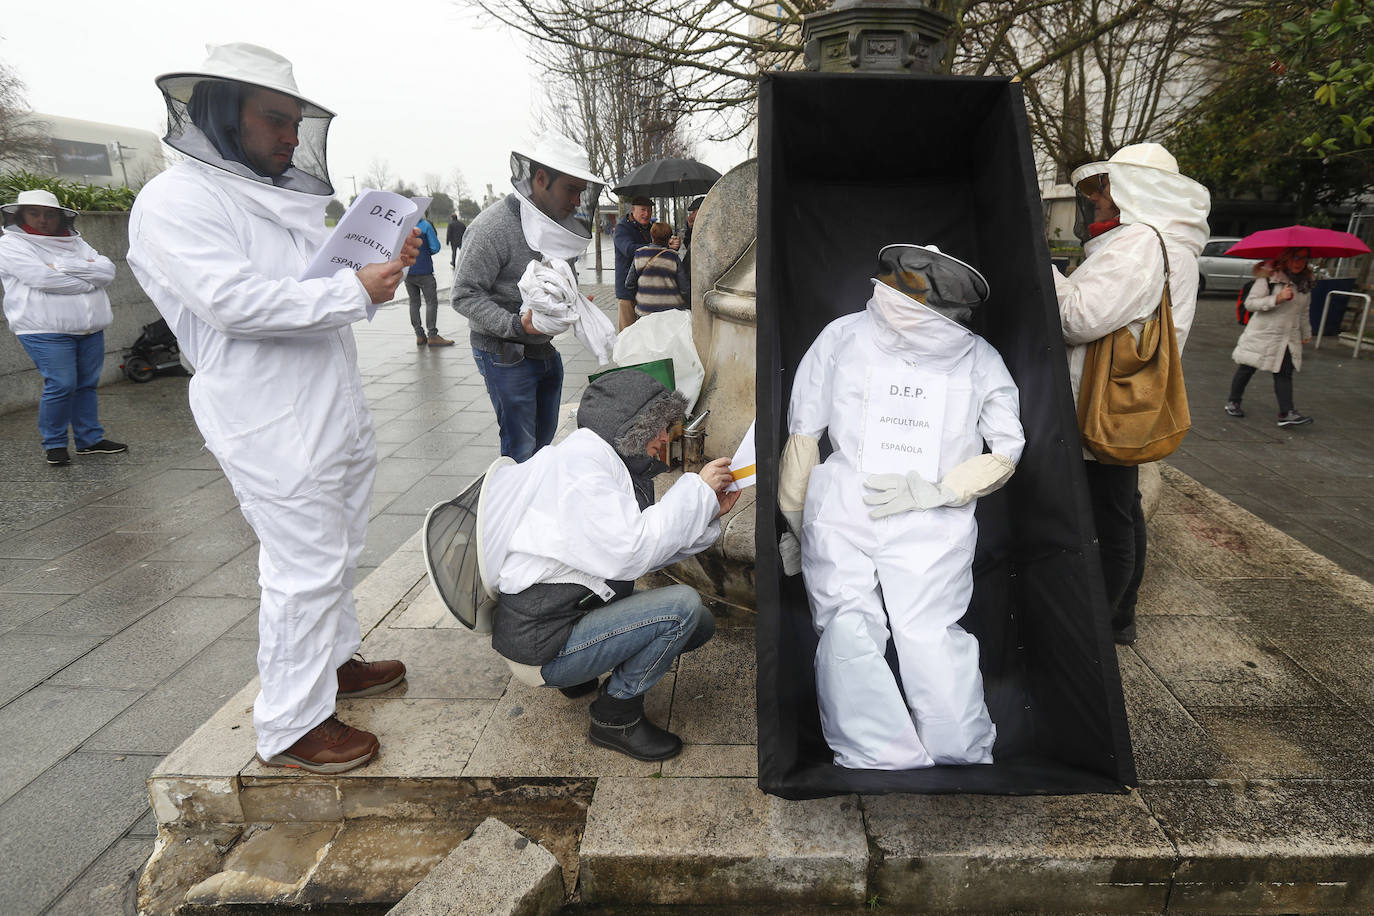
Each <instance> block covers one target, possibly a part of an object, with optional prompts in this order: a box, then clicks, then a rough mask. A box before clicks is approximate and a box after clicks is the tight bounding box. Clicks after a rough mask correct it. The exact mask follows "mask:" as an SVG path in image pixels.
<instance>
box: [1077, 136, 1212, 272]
mask: <svg viewBox="0 0 1374 916" xmlns="http://www.w3.org/2000/svg"><path fill="white" fill-rule="evenodd" d="M1070 180H1071V181H1072V182H1073V185H1074V187H1075V189H1076V190H1077V192H1078V219H1077V222H1076V224H1075V226H1074V232H1075V233H1076V234H1078V237H1079V240H1080V241H1084V242H1086V241H1087V240H1088V235H1089V233H1088V226H1089V224H1090V223H1092V222H1093V219H1094V217H1093V204H1092V202H1091V201H1090V200H1089V195H1090V194H1091V193H1092V192H1093V191H1094V190H1097V189H1099V188H1101V187H1103V186H1104V181H1105V187H1106V188H1107V189H1108V192H1109V193H1110V194H1111V199H1112V202H1113V203H1114V204H1116V206H1117V208H1118V209H1119V210H1120V211H1121V224H1122V225H1126V226H1129V225H1132V224H1134V223H1146V224H1148V225H1151V226H1153V227H1155V228H1156V229H1158V230H1159V231H1160V232H1161V233H1162V234H1163V235H1164V237H1165V238H1166V239H1169V240H1171V241H1173V242H1176V243H1178V244H1179V245H1181V246H1183V247H1184V248H1185V249H1186V250H1188V251H1190V252H1192V253H1193V254H1197V253H1198V252H1200V251H1202V246H1203V244H1204V243H1205V242H1206V241H1207V231H1208V230H1207V214H1208V212H1209V211H1210V210H1211V201H1212V198H1211V195H1210V193H1208V191H1207V189H1206V188H1205V187H1203V186H1202V185H1201V184H1199V183H1198V182H1196V181H1194V180H1193V179H1191V178H1188V177H1187V176H1185V175H1181V174H1179V171H1178V161H1177V160H1176V159H1175V158H1174V157H1173V155H1172V154H1170V153H1169V151H1168V150H1167V149H1165V148H1164V147H1163V146H1161V145H1159V144H1158V143H1135V144H1132V145H1130V146H1123V147H1122V148H1121V149H1119V150H1117V151H1116V152H1115V153H1113V154H1112V157H1111V158H1110V159H1108V160H1106V161H1105V162H1090V163H1088V164H1087V165H1083V166H1080V167H1078V168H1076V169H1074V171H1073V174H1072V175H1071V176H1070Z"/></svg>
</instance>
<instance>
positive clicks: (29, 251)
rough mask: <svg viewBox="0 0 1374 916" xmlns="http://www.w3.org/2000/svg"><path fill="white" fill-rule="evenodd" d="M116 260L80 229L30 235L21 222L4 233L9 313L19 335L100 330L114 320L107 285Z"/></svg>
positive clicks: (1, 269)
mask: <svg viewBox="0 0 1374 916" xmlns="http://www.w3.org/2000/svg"><path fill="white" fill-rule="evenodd" d="M114 275H115V268H114V264H112V263H111V262H110V259H109V258H107V257H105V256H104V255H102V254H100V253H99V252H98V251H96V250H95V249H94V248H92V247H91V246H90V245H87V244H86V242H85V240H84V239H82V238H81V235H80V233H78V232H77V231H76V230H75V229H73V230H72V234H71V235H68V236H61V237H59V236H50V235H30V234H28V233H26V232H25V231H24V230H23V229H20V228H19V227H18V226H13V227H11V228H9V229H7V230H5V234H4V235H3V236H0V282H3V283H4V285H5V317H6V318H7V319H8V320H9V323H10V330H12V331H14V333H16V334H94V333H95V332H96V331H103V330H105V329H106V328H107V327H109V326H110V322H111V321H113V320H114V313H113V312H111V311H110V297H109V296H107V295H106V294H105V287H107V286H109V285H110V281H112V280H113V279H114Z"/></svg>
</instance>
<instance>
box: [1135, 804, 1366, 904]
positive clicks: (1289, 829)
mask: <svg viewBox="0 0 1374 916" xmlns="http://www.w3.org/2000/svg"><path fill="white" fill-rule="evenodd" d="M1140 795H1141V797H1142V798H1143V799H1144V801H1145V803H1146V804H1147V805H1148V806H1149V807H1150V810H1151V812H1152V813H1153V814H1154V816H1155V817H1156V818H1157V819H1158V821H1159V823H1160V825H1161V826H1162V827H1163V828H1164V830H1165V832H1166V833H1167V834H1168V835H1169V838H1170V839H1171V840H1172V841H1173V843H1174V844H1175V845H1176V846H1177V849H1178V856H1179V865H1178V870H1177V873H1176V875H1175V876H1174V883H1173V890H1172V892H1171V893H1170V897H1169V908H1170V910H1171V911H1172V910H1177V911H1179V912H1189V913H1296V912H1302V913H1337V912H1339V913H1368V912H1371V911H1374V784H1372V783H1370V782H1368V781H1364V780H1361V781H1358V782H1353V781H1352V782H1308V781H1295V782H1271V781H1261V780H1256V781H1249V782H1218V781H1212V782H1180V783H1162V784H1158V785H1146V786H1141V788H1140Z"/></svg>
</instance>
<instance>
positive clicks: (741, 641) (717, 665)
mask: <svg viewBox="0 0 1374 916" xmlns="http://www.w3.org/2000/svg"><path fill="white" fill-rule="evenodd" d="M754 657H755V656H754V631H753V630H752V629H743V628H730V629H720V630H717V631H716V635H715V636H714V637H713V638H712V639H711V641H710V642H708V643H707V644H706V645H704V646H702V647H701V648H699V649H697V650H696V651H695V652H690V653H688V654H686V655H683V656H680V657H679V658H678V663H677V665H678V672H677V686H676V688H675V689H674V691H673V716H672V720H671V722H670V723H669V726H668V727H669V728H670V729H671V730H672V731H674V732H676V733H677V734H678V735H680V736H681V737H682V740H683V741H684V742H688V743H691V744H754V743H756V742H757V741H758V734H759V732H758V713H757V706H758V704H757V702H756V701H755V698H754V681H755V679H756V678H757V677H758V666H757V665H756V664H755V661H754Z"/></svg>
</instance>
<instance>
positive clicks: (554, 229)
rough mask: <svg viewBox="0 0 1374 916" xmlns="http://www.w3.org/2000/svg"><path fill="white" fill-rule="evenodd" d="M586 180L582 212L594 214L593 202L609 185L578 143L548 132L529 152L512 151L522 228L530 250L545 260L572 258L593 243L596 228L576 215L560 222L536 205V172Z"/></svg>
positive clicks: (511, 172)
mask: <svg viewBox="0 0 1374 916" xmlns="http://www.w3.org/2000/svg"><path fill="white" fill-rule="evenodd" d="M541 168H542V169H544V170H545V171H546V172H557V173H559V174H561V175H569V176H571V177H573V178H576V179H579V180H581V181H585V182H586V183H587V189H586V190H585V191H583V192H582V201H581V204H580V209H581V210H582V211H584V212H587V213H590V212H591V208H592V205H593V203H595V202H596V199H597V198H598V197H599V196H600V194H601V189H602V188H603V187H605V185H606V179H604V178H602V177H601V176H599V175H596V174H594V173H593V172H592V167H591V163H590V162H589V161H588V159H587V153H586V152H585V151H584V150H583V149H582V147H581V146H580V145H578V144H577V143H576V142H575V141H573V140H570V139H569V138H567V137H565V136H563V135H562V134H557V133H552V132H550V133H546V134H544V135H543V136H542V137H540V138H539V139H538V140H536V141H535V142H534V144H533V145H532V146H529V147H526V148H525V149H519V150H511V154H510V183H511V187H513V188H515V193H516V196H518V197H519V198H520V203H521V207H520V210H521V213H520V217H521V219H520V222H521V227H522V228H523V229H524V231H525V239H526V241H527V242H529V244H530V247H531V248H533V249H534V250H535V251H538V252H540V253H541V254H543V255H544V256H545V257H553V258H571V257H576V256H577V255H579V254H581V253H582V252H583V251H585V250H586V248H587V244H588V243H589V242H591V240H592V227H591V224H590V223H589V222H587V221H586V220H585V219H581V218H579V217H578V215H577V214H576V213H574V214H573V215H572V216H569V217H568V218H567V219H564V220H556V219H554V218H553V217H551V216H549V215H548V214H546V213H544V211H542V210H540V209H539V208H538V207H536V206H535V204H534V200H533V197H532V191H533V187H534V173H535V172H537V171H539V170H540V169H541Z"/></svg>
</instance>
